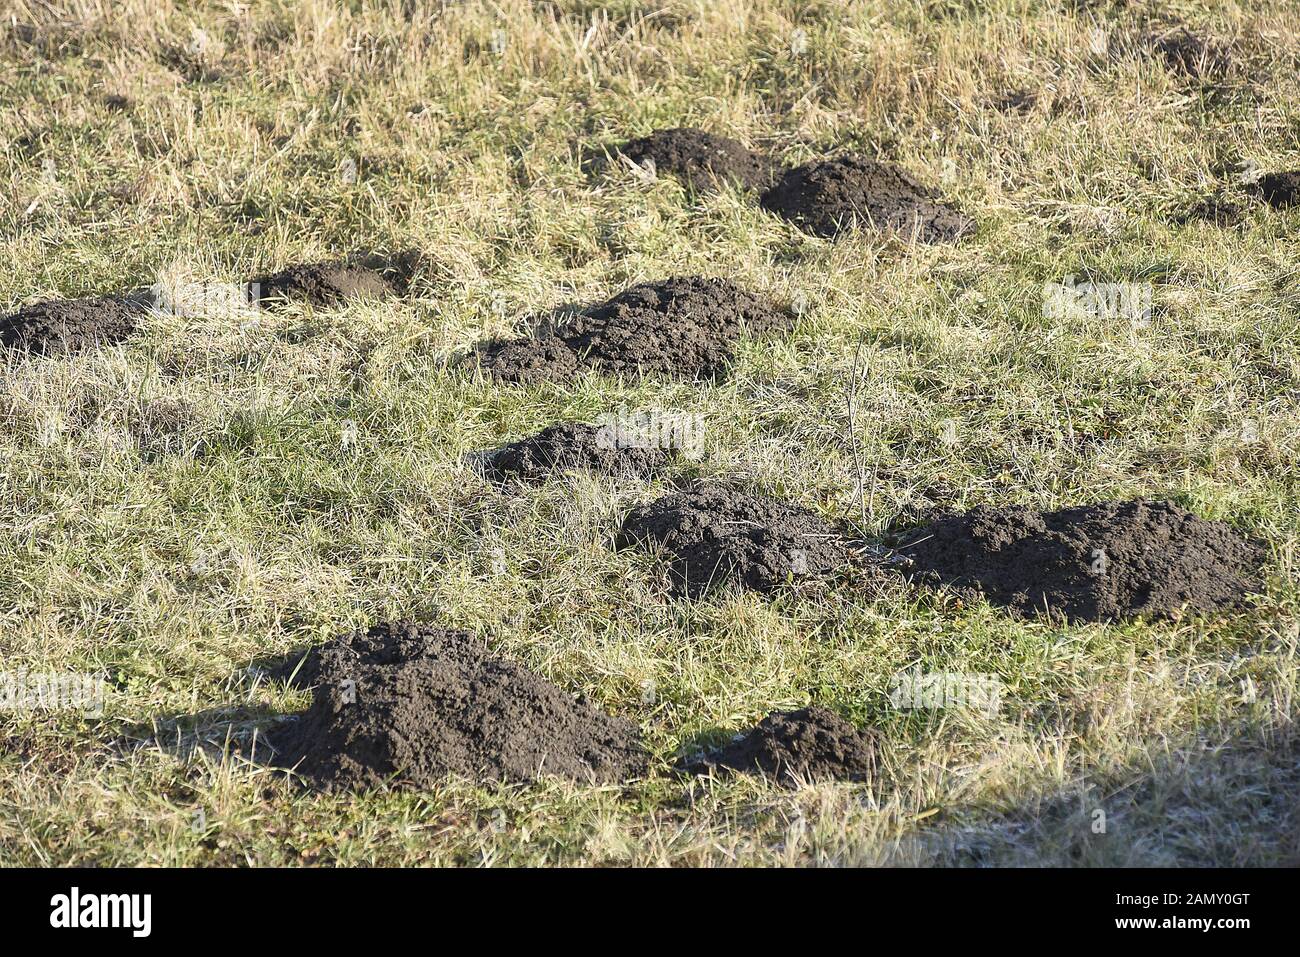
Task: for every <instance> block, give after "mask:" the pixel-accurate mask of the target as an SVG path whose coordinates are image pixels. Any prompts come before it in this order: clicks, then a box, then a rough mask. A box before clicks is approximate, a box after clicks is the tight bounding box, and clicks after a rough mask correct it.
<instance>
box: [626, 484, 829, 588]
mask: <svg viewBox="0 0 1300 957" xmlns="http://www.w3.org/2000/svg"><path fill="white" fill-rule="evenodd" d="M615 545H616V546H617V547H619V548H627V547H630V546H633V545H641V546H653V545H658V546H661V547H663V548H664V549H666V550H667V551H668V553H669V554H670V555H671V556H672V560H671V563H670V565H669V572H670V575H671V580H672V585H673V590H674V592H675V593H677V594H685V595H688V596H691V597H698V596H701V595H704V594H705V593H707V592H708V591H709V590H710V588H712V587H714V586H716V585H724V584H728V583H737V584H740V585H743V586H744V587H746V588H753V589H756V590H758V591H764V592H766V591H771V590H773V589H774V588H777V587H779V586H781V585H784V584H786V583H789V582H793V581H797V580H800V579H804V578H808V577H810V576H820V575H825V574H827V573H829V572H832V571H834V570H836V569H839V568H841V567H843V566H844V565H845V564H847V563H848V561H849V559H850V554H851V550H850V547H849V545H848V543H847V541H846V540H845V539H844V538H843V537H842V536H841V535H840V534H839V533H838V532H837V531H836V530H835V529H834V528H833V527H832V526H831V525H830V524H828V523H827V522H825V521H824V520H822V519H821V518H819V517H818V516H816V515H814V514H813V513H811V512H809V511H806V510H804V509H802V508H799V507H798V506H797V505H790V504H789V503H786V502H779V501H776V500H774V499H770V498H765V497H763V496H761V495H750V494H748V493H746V492H741V491H739V490H737V489H733V488H728V487H725V486H710V485H703V486H697V487H696V488H693V489H688V490H686V491H684V492H677V493H674V494H672V495H668V496H665V497H664V498H661V499H658V500H657V501H654V502H651V503H650V504H648V505H641V506H638V507H637V508H634V509H633V510H632V511H631V512H630V513H629V514H628V516H627V518H626V519H625V520H624V522H623V527H622V528H621V529H620V531H619V533H618V536H617V538H616V540H615Z"/></svg>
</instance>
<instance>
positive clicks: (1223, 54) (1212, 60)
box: [1147, 26, 1232, 79]
mask: <svg viewBox="0 0 1300 957" xmlns="http://www.w3.org/2000/svg"><path fill="white" fill-rule="evenodd" d="M1147 42H1148V43H1149V44H1150V46H1151V49H1152V50H1153V51H1154V52H1155V53H1156V54H1157V55H1159V56H1160V57H1161V58H1162V59H1163V60H1164V62H1165V65H1166V66H1167V67H1168V68H1169V69H1170V70H1172V71H1174V72H1175V73H1181V74H1184V75H1185V76H1188V77H1192V78H1194V79H1196V78H1201V77H1217V76H1222V75H1223V74H1224V73H1226V72H1227V71H1228V69H1229V68H1230V67H1231V65H1232V58H1231V56H1230V54H1229V53H1228V50H1227V49H1226V48H1225V47H1223V46H1222V45H1220V44H1218V43H1215V42H1212V41H1208V40H1205V39H1204V38H1202V37H1200V36H1197V35H1196V34H1195V33H1193V32H1192V31H1190V30H1188V29H1187V28H1186V27H1184V26H1179V27H1176V28H1174V29H1172V30H1169V31H1166V32H1164V33H1158V34H1152V35H1150V36H1149V37H1148V38H1147Z"/></svg>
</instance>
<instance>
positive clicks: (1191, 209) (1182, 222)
mask: <svg viewBox="0 0 1300 957" xmlns="http://www.w3.org/2000/svg"><path fill="white" fill-rule="evenodd" d="M1245 215H1246V211H1245V210H1244V209H1243V208H1242V206H1241V204H1240V203H1236V202H1233V201H1232V200H1231V199H1229V198H1228V197H1226V196H1224V195H1222V194H1218V193H1215V194H1211V195H1209V196H1205V197H1203V198H1201V199H1198V200H1196V201H1195V202H1193V203H1191V204H1189V205H1188V206H1186V207H1184V208H1183V209H1180V210H1178V211H1177V212H1175V213H1174V214H1173V217H1172V219H1173V222H1174V224H1175V225H1177V226H1187V225H1189V224H1191V223H1212V224H1213V225H1215V226H1235V225H1237V224H1238V223H1240V222H1241V221H1242V219H1244V218H1245Z"/></svg>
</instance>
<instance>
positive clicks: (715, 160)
mask: <svg viewBox="0 0 1300 957" xmlns="http://www.w3.org/2000/svg"><path fill="white" fill-rule="evenodd" d="M618 152H620V153H621V154H623V155H624V156H626V157H627V158H628V159H630V160H632V162H634V163H637V164H639V165H641V166H642V167H645V166H647V165H649V164H653V168H654V171H655V173H656V174H658V175H664V174H670V175H672V176H675V177H677V178H678V179H680V180H681V181H682V182H683V183H685V184H686V185H687V186H690V187H691V188H692V189H695V190H698V191H701V192H707V191H709V190H712V189H715V188H716V187H717V185H718V184H719V183H720V182H729V183H734V184H736V185H738V186H742V187H744V188H746V189H753V190H758V189H765V188H766V187H768V186H770V185H771V184H772V177H773V170H774V166H773V163H772V161H771V160H770V159H769V158H768V157H766V156H764V155H763V154H762V153H758V152H755V151H754V150H751V149H749V148H748V147H747V146H745V144H743V143H741V142H740V141H738V140H733V139H731V138H729V137H726V136H716V135H714V134H713V133H708V132H705V131H704V130H699V129H694V128H692V127H685V126H679V127H674V128H672V129H666V130H655V131H654V132H653V133H651V134H649V135H648V136H642V137H640V138H639V139H634V140H632V141H630V142H628V143H624V144H623V145H622V146H620V147H619V148H618ZM647 161H648V163H647Z"/></svg>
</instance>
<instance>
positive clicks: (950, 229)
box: [762, 156, 974, 243]
mask: <svg viewBox="0 0 1300 957" xmlns="http://www.w3.org/2000/svg"><path fill="white" fill-rule="evenodd" d="M762 203H763V206H764V207H765V208H767V209H768V210H770V211H771V212H773V213H776V214H777V215H778V216H781V217H783V218H785V219H788V220H789V221H790V222H792V223H794V224H795V225H796V226H798V227H799V228H800V229H802V230H803V231H804V232H807V233H811V234H812V235H814V236H821V237H823V238H827V239H830V238H833V237H835V236H838V235H839V234H840V233H841V232H844V231H846V230H848V229H852V228H854V227H858V226H870V227H874V228H876V229H879V230H883V231H885V232H888V233H892V234H894V235H897V236H900V237H902V238H903V239H911V238H912V237H913V236H915V237H916V239H917V240H918V241H920V242H923V243H943V242H953V241H955V240H957V239H959V238H960V237H962V236H963V235H965V234H966V233H967V232H969V231H970V230H972V229H973V228H974V223H973V222H972V220H971V219H970V218H969V217H967V216H965V215H963V214H962V213H961V212H959V211H958V210H956V209H954V208H953V207H951V206H948V205H946V204H944V203H943V202H941V201H940V200H939V199H938V198H937V193H935V191H934V190H931V189H929V188H928V187H925V186H922V185H921V184H920V183H918V182H916V181H915V180H914V179H912V177H910V176H909V175H908V174H907V173H905V172H903V171H902V170H901V169H898V168H897V167H894V166H889V165H887V164H885V163H877V162H875V161H874V160H869V159H867V158H865V157H862V156H842V157H840V158H838V159H831V160H816V161H814V162H811V163H805V164H804V165H803V166H796V167H795V168H794V169H792V170H790V171H789V172H788V173H786V174H785V175H784V176H783V177H781V180H780V181H779V182H778V183H777V184H776V185H775V186H773V187H772V188H771V189H770V190H768V191H767V192H766V193H764V194H763V199H762Z"/></svg>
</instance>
